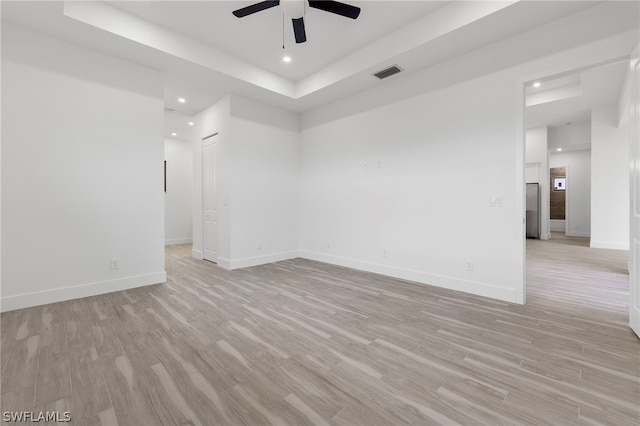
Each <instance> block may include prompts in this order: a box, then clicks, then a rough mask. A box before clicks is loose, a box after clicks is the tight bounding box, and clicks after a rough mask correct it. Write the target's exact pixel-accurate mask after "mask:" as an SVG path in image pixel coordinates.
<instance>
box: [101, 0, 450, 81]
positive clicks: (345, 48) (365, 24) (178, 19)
mask: <svg viewBox="0 0 640 426" xmlns="http://www.w3.org/2000/svg"><path fill="white" fill-rule="evenodd" d="M257 1H258V0H255V1H253V0H251V1H244V0H243V1H234V2H229V1H181V2H175V1H160V2H149V1H145V2H138V1H136V2H133V1H128V2H122V1H113V2H108V3H109V4H111V5H113V6H115V7H117V8H119V9H121V10H123V11H126V12H129V13H131V14H133V15H136V16H138V17H140V18H142V19H145V20H147V21H150V22H153V23H156V24H158V25H161V26H163V27H165V28H167V29H170V30H172V31H175V32H177V33H181V34H184V35H186V36H187V37H190V38H193V39H194V40H198V41H200V42H202V43H204V44H207V45H209V46H212V47H215V48H217V49H220V50H222V51H224V52H226V53H229V54H231V55H234V56H236V57H238V58H240V59H242V60H243V61H246V62H248V63H251V64H254V65H257V66H258V67H261V68H263V69H265V70H268V71H271V72H272V73H274V74H278V75H280V76H283V77H285V78H287V79H290V80H293V81H299V80H301V79H303V78H304V77H308V76H310V75H311V74H313V73H316V72H318V71H320V70H321V69H323V68H325V67H327V66H328V65H330V64H332V63H333V62H335V61H337V60H339V59H341V58H344V57H345V56H348V55H350V54H352V53H354V52H356V51H357V50H359V49H361V48H363V47H365V46H367V45H369V44H371V42H372V41H375V40H378V39H380V38H382V37H383V36H385V35H387V34H389V33H391V32H394V31H397V30H399V29H401V28H402V27H403V26H405V25H406V24H409V23H411V22H414V21H416V20H417V19H418V18H420V17H422V16H425V15H427V14H429V13H431V12H433V11H435V10H436V9H438V8H439V7H441V6H443V5H444V4H445V3H450V2H442V1H394V2H393V4H392V5H391V4H390V2H384V1H350V0H346V2H347V3H349V4H351V5H354V6H358V7H360V8H361V14H360V17H359V18H358V19H356V20H352V19H349V18H344V17H341V16H338V15H334V14H331V13H327V12H324V11H321V10H318V9H312V8H308V7H307V9H306V12H305V27H306V33H307V42H306V43H302V44H296V43H295V41H294V38H293V30H292V24H291V19H288V18H287V19H286V20H285V22H284V32H283V13H282V10H281V8H279V7H274V8H271V9H268V10H264V11H262V12H258V13H255V14H253V15H249V16H247V17H244V18H240V19H239V18H236V17H235V16H233V15H232V13H231V12H232V11H234V10H236V9H239V8H241V7H244V6H247V5H250V4H253V3H257ZM283 35H284V42H285V43H284V44H285V47H286V49H287V52H288V53H289V54H290V55H291V56H292V57H293V59H294V60H293V62H291V63H289V64H286V63H284V62H283V61H282V60H281V58H282V42H283Z"/></svg>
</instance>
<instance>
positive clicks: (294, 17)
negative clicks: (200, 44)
mask: <svg viewBox="0 0 640 426" xmlns="http://www.w3.org/2000/svg"><path fill="white" fill-rule="evenodd" d="M306 3H308V4H309V7H311V8H314V9H318V10H322V11H325V12H329V13H333V14H336V15H340V16H344V17H346V18H351V19H356V18H357V17H358V16H359V15H360V8H359V7H356V6H351V5H349V4H346V3H341V2H339V1H329V0H268V1H261V2H258V3H254V4H252V5H250V6H247V7H243V8H241V9H238V10H234V11H233V15H234V16H236V17H238V18H244V17H245V16H249V15H253V14H254V13H257V12H261V11H263V10H266V9H271V8H272V7H276V6H280V8H281V9H282V13H283V14H284V15H285V16H287V17H289V18H291V21H292V23H293V34H294V36H295V39H296V43H304V42H305V41H307V34H306V31H305V28H304V12H305V6H306Z"/></svg>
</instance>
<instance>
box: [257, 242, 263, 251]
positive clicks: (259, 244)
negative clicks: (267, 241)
mask: <svg viewBox="0 0 640 426" xmlns="http://www.w3.org/2000/svg"><path fill="white" fill-rule="evenodd" d="M256 250H262V241H258V244H256Z"/></svg>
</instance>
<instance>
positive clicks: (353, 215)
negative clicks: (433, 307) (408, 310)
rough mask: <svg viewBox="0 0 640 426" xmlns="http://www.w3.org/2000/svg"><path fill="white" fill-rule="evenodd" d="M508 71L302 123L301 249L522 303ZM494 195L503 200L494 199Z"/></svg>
mask: <svg viewBox="0 0 640 426" xmlns="http://www.w3.org/2000/svg"><path fill="white" fill-rule="evenodd" d="M504 80H505V75H503V74H494V75H491V76H487V77H483V78H481V79H477V80H472V81H468V82H465V83H462V84H458V85H455V86H452V87H449V88H446V89H443V90H438V91H434V92H431V93H427V94H423V95H420V96H417V97H414V98H411V99H408V100H405V101H402V102H398V103H395V104H392V105H389V106H386V107H382V108H379V109H376V110H373V111H368V112H365V113H361V114H357V115H353V116H350V117H346V118H343V119H339V120H335V121H332V122H329V123H327V124H324V125H319V126H315V127H312V128H308V129H305V130H304V131H303V149H302V188H301V201H302V210H301V213H302V216H301V221H302V231H301V232H302V234H301V255H302V256H303V257H306V258H310V259H316V260H320V261H325V262H330V263H335V264H340V265H344V266H350V267H355V268H359V269H365V270H371V271H374V272H379V273H384V274H388V275H393V276H399V277H402V278H407V279H412V280H415V281H419V282H424V283H429V284H433V285H439V286H443V287H448V288H453V289H457V290H462V291H467V292H471V293H476V294H482V295H485V296H490V297H495V298H498V299H504V300H511V301H515V300H517V298H518V295H517V288H516V287H517V285H516V283H518V282H519V281H521V278H520V277H519V274H520V272H521V269H520V267H521V264H522V259H520V258H519V256H518V252H517V251H516V250H514V247H513V245H514V241H515V239H514V234H513V233H514V225H515V224H514V222H515V221H516V220H515V218H516V217H517V216H520V215H522V213H518V212H517V208H516V206H517V204H518V203H519V202H520V200H516V199H515V198H514V194H515V193H516V188H515V187H516V185H519V186H522V181H521V182H520V183H518V182H516V179H515V178H514V176H515V174H516V170H515V169H516V164H515V159H516V147H515V144H514V143H513V141H514V133H515V123H514V115H513V111H514V110H515V103H516V92H515V90H514V87H513V85H512V84H504ZM493 194H497V195H500V196H502V207H490V206H489V201H490V199H491V196H492V195H493ZM519 221H520V222H519V223H520V228H519V229H522V219H519ZM467 261H472V262H473V266H474V270H473V271H467V270H465V268H466V265H467Z"/></svg>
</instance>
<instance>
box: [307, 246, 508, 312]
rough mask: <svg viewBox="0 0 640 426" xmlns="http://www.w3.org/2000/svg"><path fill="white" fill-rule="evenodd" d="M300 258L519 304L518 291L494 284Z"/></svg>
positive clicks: (333, 258)
mask: <svg viewBox="0 0 640 426" xmlns="http://www.w3.org/2000/svg"><path fill="white" fill-rule="evenodd" d="M299 256H300V257H302V258H304V259H310V260H316V261H318V262H324V263H330V264H333V265H338V266H345V267H347V268H353V269H358V270H361V271H367V272H373V273H376V274H381V275H386V276H389V277H394V278H400V279H403V280H409V281H414V282H416V283H419V284H427V285H432V286H434V287H442V288H447V289H450V290H456V291H462V292H464V293H470V294H475V295H477V296H484V297H490V298H493V299H498V300H503V301H505V302H511V303H518V301H517V295H518V294H517V291H516V290H515V289H511V288H504V287H498V286H495V285H492V284H488V283H483V282H479V281H471V280H462V279H459V278H453V277H448V276H444V275H437V274H430V273H427V272H423V271H417V270H413V269H405V268H398V267H395V266H389V265H381V264H379V263H373V262H366V261H362V260H357V259H349V258H344V257H337V256H330V255H326V254H323V253H315V252H309V251H304V250H303V251H300V253H299Z"/></svg>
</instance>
